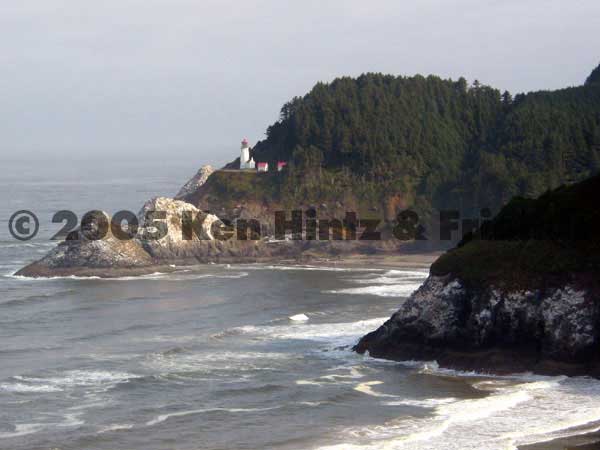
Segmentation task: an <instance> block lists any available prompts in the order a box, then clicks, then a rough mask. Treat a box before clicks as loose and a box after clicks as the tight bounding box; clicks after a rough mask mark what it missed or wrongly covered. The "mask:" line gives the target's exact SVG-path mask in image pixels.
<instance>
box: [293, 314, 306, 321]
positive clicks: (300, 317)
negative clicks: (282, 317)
mask: <svg viewBox="0 0 600 450" xmlns="http://www.w3.org/2000/svg"><path fill="white" fill-rule="evenodd" d="M289 319H290V320H292V321H294V322H304V321H306V320H308V316H307V315H306V314H296V315H294V316H290V317H289Z"/></svg>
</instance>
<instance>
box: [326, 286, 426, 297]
mask: <svg viewBox="0 0 600 450" xmlns="http://www.w3.org/2000/svg"><path fill="white" fill-rule="evenodd" d="M421 284H422V283H403V284H384V285H379V286H365V287H359V288H346V289H334V290H329V291H324V293H327V294H349V295H376V296H379V297H408V296H409V295H410V294H412V293H413V292H414V291H416V290H417V289H419V287H421Z"/></svg>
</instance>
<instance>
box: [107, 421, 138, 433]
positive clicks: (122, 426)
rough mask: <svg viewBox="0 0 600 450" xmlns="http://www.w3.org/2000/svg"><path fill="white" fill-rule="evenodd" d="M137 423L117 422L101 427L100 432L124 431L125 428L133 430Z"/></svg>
mask: <svg viewBox="0 0 600 450" xmlns="http://www.w3.org/2000/svg"><path fill="white" fill-rule="evenodd" d="M134 426H135V425H133V424H131V423H123V424H121V423H115V424H112V425H108V426H106V427H104V428H100V429H99V430H98V434H102V433H110V432H113V431H124V430H131V429H132V428H133V427H134Z"/></svg>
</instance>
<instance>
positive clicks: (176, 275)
mask: <svg viewBox="0 0 600 450" xmlns="http://www.w3.org/2000/svg"><path fill="white" fill-rule="evenodd" d="M182 272H183V273H182ZM186 272H190V271H189V270H183V271H180V272H153V273H149V274H145V275H126V276H122V277H99V276H96V275H90V276H83V275H65V276H54V277H38V278H34V277H26V276H23V275H15V272H14V271H13V272H11V273H8V274H6V275H5V276H6V277H7V278H13V279H15V280H22V281H52V280H79V281H88V280H95V281H143V280H150V281H192V280H201V279H210V278H216V279H219V278H222V279H237V278H245V277H247V276H248V275H249V274H248V272H238V273H227V274H225V273H186Z"/></svg>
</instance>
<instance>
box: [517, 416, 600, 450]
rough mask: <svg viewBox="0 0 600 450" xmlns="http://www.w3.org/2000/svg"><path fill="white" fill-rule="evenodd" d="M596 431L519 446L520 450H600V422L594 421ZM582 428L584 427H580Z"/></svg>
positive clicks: (576, 433)
mask: <svg viewBox="0 0 600 450" xmlns="http://www.w3.org/2000/svg"><path fill="white" fill-rule="evenodd" d="M591 424H594V425H595V426H596V429H595V430H592V431H583V432H581V431H580V432H576V431H575V429H574V430H573V432H574V434H572V435H570V436H564V437H559V438H555V439H550V440H548V441H540V442H536V443H533V444H526V445H519V446H518V447H517V449H518V450H600V429H599V428H600V422H598V421H592V422H590V423H589V424H587V426H589V425H591ZM578 428H582V427H578Z"/></svg>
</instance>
